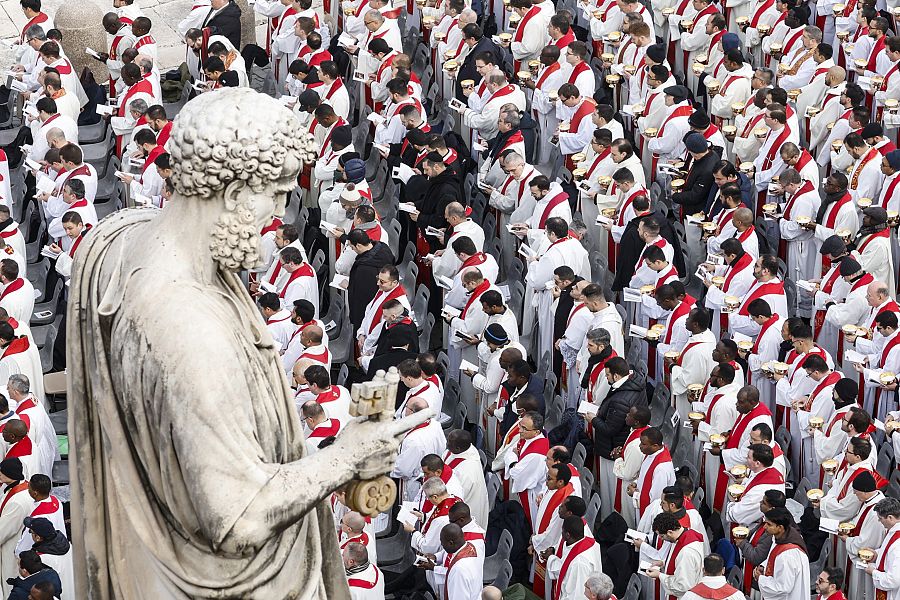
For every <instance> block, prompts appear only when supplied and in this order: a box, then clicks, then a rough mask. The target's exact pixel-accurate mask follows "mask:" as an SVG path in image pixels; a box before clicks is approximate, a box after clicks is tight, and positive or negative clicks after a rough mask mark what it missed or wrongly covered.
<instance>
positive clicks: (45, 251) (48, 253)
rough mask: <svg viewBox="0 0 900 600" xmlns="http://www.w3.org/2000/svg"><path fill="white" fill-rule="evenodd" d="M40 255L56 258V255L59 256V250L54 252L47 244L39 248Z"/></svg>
mask: <svg viewBox="0 0 900 600" xmlns="http://www.w3.org/2000/svg"><path fill="white" fill-rule="evenodd" d="M41 255H42V256H46V257H47V258H56V257H57V256H59V252H54V251H53V250H51V249H50V246H49V245H48V246H44V247H43V248H41Z"/></svg>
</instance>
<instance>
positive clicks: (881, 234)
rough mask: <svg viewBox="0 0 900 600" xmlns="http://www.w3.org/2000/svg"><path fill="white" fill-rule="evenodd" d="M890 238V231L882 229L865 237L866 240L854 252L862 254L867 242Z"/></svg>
mask: <svg viewBox="0 0 900 600" xmlns="http://www.w3.org/2000/svg"><path fill="white" fill-rule="evenodd" d="M890 237H891V230H890V229H882V230H881V231H879V232H878V233H873V234H871V235H869V237H867V238H866V240H865V241H864V242H863V243H862V244H860V245H859V248H857V249H856V251H857V252H859V253H860V254H862V253H863V251H864V250H865V249H866V246H868V245H869V242H871V241H872V240H874V239H877V238H887V239H890Z"/></svg>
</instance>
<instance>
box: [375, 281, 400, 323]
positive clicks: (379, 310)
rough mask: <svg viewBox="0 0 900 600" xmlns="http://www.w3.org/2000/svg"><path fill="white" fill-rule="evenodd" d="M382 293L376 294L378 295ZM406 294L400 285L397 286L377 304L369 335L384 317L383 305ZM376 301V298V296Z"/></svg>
mask: <svg viewBox="0 0 900 600" xmlns="http://www.w3.org/2000/svg"><path fill="white" fill-rule="evenodd" d="M383 293H384V292H378V294H379V295H381V294H383ZM404 294H406V292H405V291H404V289H403V286H402V285H397V287H395V288H394V289H392V290H391V291H390V292H388V293H387V295H386V296H385V297H384V299H383V300H381V301H380V302H379V303H378V306H377V307H376V308H375V314H373V315H372V323H371V324H370V325H369V333H372V332H373V331H374V330H375V327H377V326H378V324H379V323H381V319H382V317H383V315H384V304H385V302H387V301H388V300H396V299H397V298H400V297H401V296H403V295H404ZM376 299H377V296H376Z"/></svg>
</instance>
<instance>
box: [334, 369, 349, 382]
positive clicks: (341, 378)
mask: <svg viewBox="0 0 900 600" xmlns="http://www.w3.org/2000/svg"><path fill="white" fill-rule="evenodd" d="M349 374H350V369H349V368H348V367H347V365H341V370H340V371H338V376H337V384H338V385H341V386H342V385H344V383H346V382H347V376H348V375H349Z"/></svg>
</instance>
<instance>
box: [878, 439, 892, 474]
mask: <svg viewBox="0 0 900 600" xmlns="http://www.w3.org/2000/svg"><path fill="white" fill-rule="evenodd" d="M893 462H894V446H893V445H891V444H883V445H882V446H881V449H880V450H879V451H878V463H877V464H876V468H877V470H878V472H879V473H891V464H892V463H893Z"/></svg>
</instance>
